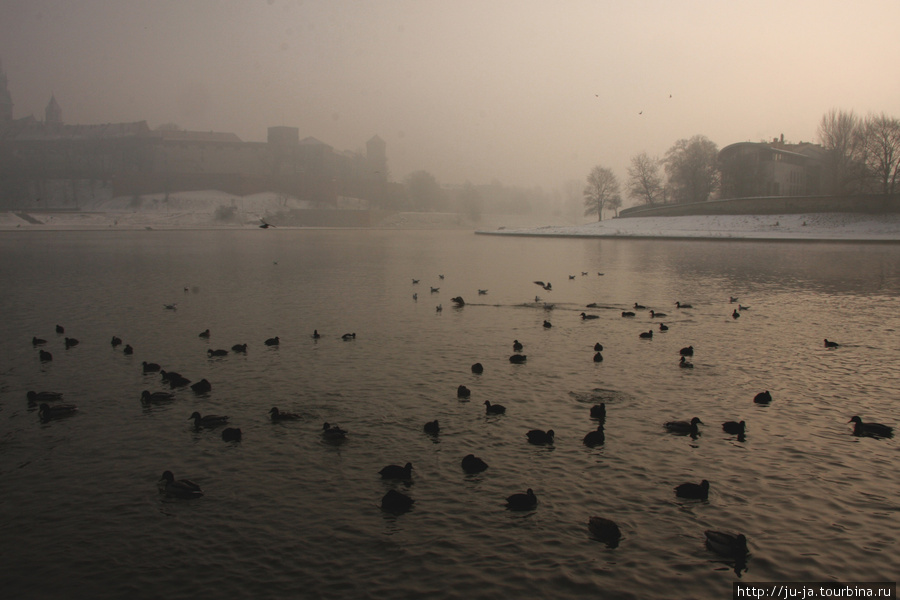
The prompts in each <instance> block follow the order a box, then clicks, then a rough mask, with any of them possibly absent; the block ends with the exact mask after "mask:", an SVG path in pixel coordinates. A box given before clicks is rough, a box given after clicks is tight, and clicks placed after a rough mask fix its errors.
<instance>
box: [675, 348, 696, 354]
mask: <svg viewBox="0 0 900 600" xmlns="http://www.w3.org/2000/svg"><path fill="white" fill-rule="evenodd" d="M678 354H680V355H682V356H693V355H694V347H693V346H685V347H684V348H682V349H681V350H679V351H678Z"/></svg>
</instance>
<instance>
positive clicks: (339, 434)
mask: <svg viewBox="0 0 900 600" xmlns="http://www.w3.org/2000/svg"><path fill="white" fill-rule="evenodd" d="M322 437H323V438H325V441H327V442H340V441H343V440H345V439H346V438H347V432H346V431H344V430H343V429H341V428H340V427H338V426H337V425H331V424H329V423H327V422H326V423H323V424H322Z"/></svg>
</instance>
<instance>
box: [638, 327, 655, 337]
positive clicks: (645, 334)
mask: <svg viewBox="0 0 900 600" xmlns="http://www.w3.org/2000/svg"><path fill="white" fill-rule="evenodd" d="M638 337H640V338H641V339H643V340H650V339H653V330H652V329H651V330H650V331H644V332H641V334H640V335H639V336H638Z"/></svg>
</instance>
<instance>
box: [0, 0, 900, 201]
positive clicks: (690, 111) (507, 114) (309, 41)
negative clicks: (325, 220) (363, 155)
mask: <svg viewBox="0 0 900 600" xmlns="http://www.w3.org/2000/svg"><path fill="white" fill-rule="evenodd" d="M873 14H877V15H878V16H879V18H878V20H877V21H874V22H873V20H872V19H871V15H873ZM892 16H893V17H894V18H891V17H892ZM898 20H900V5H897V4H896V3H893V2H882V1H878V0H868V1H865V2H863V3H862V4H856V5H854V6H849V5H844V4H843V3H838V2H829V3H811V2H800V3H791V4H789V5H783V4H777V3H774V2H763V3H756V4H754V6H753V7H752V8H746V7H740V6H732V5H720V4H717V3H711V2H691V3H688V4H681V3H680V4H678V5H677V6H676V5H674V4H672V5H670V4H668V3H664V2H653V1H650V2H641V3H635V4H629V5H621V6H619V5H616V4H613V3H590V2H583V3H582V2H578V3H570V4H566V5H565V10H560V9H559V8H558V7H557V6H556V5H551V4H549V3H547V4H545V3H539V2H532V3H526V4H519V3H508V2H491V3H488V4H484V5H482V4H475V3H466V2H464V3H455V4H453V5H444V4H439V3H431V2H425V3H420V2H392V3H387V4H377V5H364V4H355V3H348V2H339V3H328V4H324V3H321V4H320V3H297V2H286V1H281V0H268V1H259V2H253V3H237V2H235V3H226V5H224V8H223V5H222V4H221V3H211V2H192V3H189V4H187V5H159V4H157V3H151V4H143V3H133V2H127V3H110V2H103V1H99V0H97V1H89V2H79V3H77V4H68V3H63V2H58V1H55V0H47V1H43V2H24V1H22V2H15V1H14V2H4V3H3V5H2V6H0V23H2V24H3V25H2V28H3V36H0V64H2V69H3V71H4V72H5V74H6V76H7V78H8V81H9V90H10V93H11V95H12V101H13V103H14V108H13V116H14V118H22V117H26V116H28V115H34V116H36V117H37V118H41V117H42V115H43V111H44V108H45V107H46V106H47V103H48V101H49V100H50V98H51V96H53V97H55V98H56V100H57V102H58V103H59V104H60V106H61V108H62V111H63V120H64V122H66V123H73V124H91V123H106V122H133V121H143V120H145V121H147V123H148V125H149V126H150V127H151V128H152V129H156V128H158V127H159V126H160V125H165V124H170V123H174V124H177V125H178V126H179V127H180V128H182V129H187V130H194V131H221V132H233V133H235V134H236V135H238V136H239V137H240V138H241V139H242V140H243V141H248V142H253V141H265V139H266V134H267V130H268V127H271V126H277V125H284V126H290V127H297V128H298V129H299V131H300V135H301V137H307V136H310V137H314V138H316V139H319V140H321V141H323V142H325V143H327V144H329V145H330V146H332V147H334V148H335V150H337V151H344V150H349V151H358V150H360V149H362V147H363V145H364V144H365V141H366V140H368V139H369V138H371V137H372V136H373V135H376V134H377V135H378V136H380V137H381V138H383V139H384V140H385V142H386V143H387V154H388V168H389V170H390V173H391V177H392V179H393V180H395V181H403V180H405V179H406V177H408V176H409V174H411V173H413V172H416V171H420V170H425V171H428V172H430V173H432V174H434V175H435V177H436V178H437V179H438V180H439V181H440V182H442V183H448V184H453V183H463V182H465V181H471V182H473V183H475V184H485V183H489V182H491V181H495V180H496V181H500V182H503V183H505V184H510V185H522V186H529V187H530V186H540V187H542V188H544V189H553V188H558V187H561V186H562V185H563V184H564V183H565V182H566V181H571V180H579V181H582V180H584V178H585V176H586V175H587V174H588V172H589V171H590V170H591V169H592V168H593V167H594V166H596V165H603V166H606V167H609V168H611V169H613V171H615V172H616V174H617V175H618V176H619V177H620V178H624V176H625V170H626V167H627V165H628V161H629V160H630V159H631V157H632V156H634V155H635V154H637V153H639V152H647V153H648V154H650V155H654V156H662V155H664V154H665V152H666V150H667V149H668V148H670V147H671V146H672V144H674V143H675V142H676V141H677V140H679V139H686V138H690V137H692V136H694V135H705V136H706V137H708V138H709V139H710V140H712V141H713V142H714V143H716V144H717V145H718V146H719V147H720V148H721V147H724V146H726V145H728V144H731V143H735V142H739V141H761V140H771V139H772V138H775V137H779V136H781V135H784V137H785V139H786V140H789V141H792V142H801V141H807V142H815V141H817V136H816V129H817V125H818V123H819V120H820V118H821V117H822V115H823V114H824V113H825V112H826V111H828V110H830V109H832V108H839V109H843V110H852V111H855V112H856V113H857V114H860V115H866V114H869V113H880V112H887V113H889V114H890V113H896V112H897V107H898V105H900V82H898V81H897V80H896V78H893V77H885V76H884V72H885V70H889V69H890V68H891V67H892V66H893V63H891V61H890V56H891V55H890V54H889V53H888V54H886V53H885V52H884V48H891V47H892V44H893V42H894V36H893V26H892V24H893V23H895V22H897V21H898Z"/></svg>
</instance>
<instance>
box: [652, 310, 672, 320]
mask: <svg viewBox="0 0 900 600" xmlns="http://www.w3.org/2000/svg"><path fill="white" fill-rule="evenodd" d="M668 316H669V315H667V314H666V313H661V312H656V311H655V310H653V309H650V318H651V319H661V318H663V317H668Z"/></svg>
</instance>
